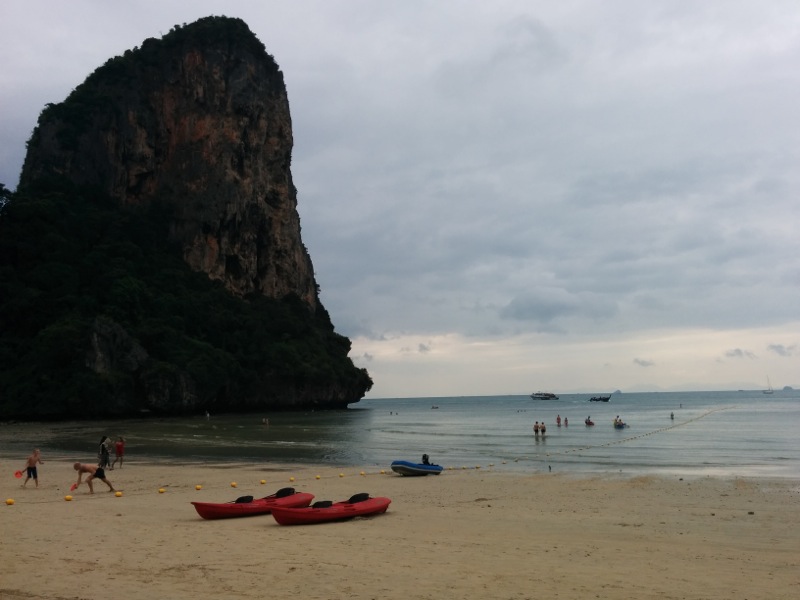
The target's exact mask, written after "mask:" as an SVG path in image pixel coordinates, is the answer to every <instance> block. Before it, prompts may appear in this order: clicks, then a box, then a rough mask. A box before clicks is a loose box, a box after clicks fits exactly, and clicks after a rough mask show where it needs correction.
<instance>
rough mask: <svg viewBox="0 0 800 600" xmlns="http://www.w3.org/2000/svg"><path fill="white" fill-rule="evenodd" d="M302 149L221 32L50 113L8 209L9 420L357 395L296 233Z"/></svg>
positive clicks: (217, 408)
mask: <svg viewBox="0 0 800 600" xmlns="http://www.w3.org/2000/svg"><path fill="white" fill-rule="evenodd" d="M292 143H293V142H292V123H291V117H290V114H289V101H288V98H287V93H286V87H285V84H284V80H283V75H282V73H281V71H280V70H279V68H278V65H277V64H276V63H275V61H274V59H273V58H272V57H271V56H270V55H268V54H267V52H266V50H265V48H264V46H263V44H262V43H261V42H260V41H259V40H258V39H257V38H256V37H255V36H254V35H253V34H252V32H251V31H250V30H249V28H248V27H247V25H246V24H245V23H244V22H242V21H241V20H239V19H230V18H227V17H208V18H205V19H201V20H199V21H197V22H196V23H192V24H190V25H184V26H182V27H177V26H176V27H175V28H173V30H172V31H171V32H170V33H169V34H167V35H166V36H164V37H163V38H162V39H159V40H156V39H148V40H145V41H144V43H143V44H142V46H141V47H140V48H135V49H133V50H130V51H128V52H126V53H125V54H124V55H123V56H119V57H116V58H112V59H110V60H109V61H108V62H107V63H106V64H105V65H103V66H102V67H100V68H98V69H97V70H96V71H95V72H94V73H92V74H91V75H90V76H89V77H88V78H87V79H86V81H85V82H83V83H82V84H81V85H79V86H78V87H77V88H75V90H74V91H73V92H72V93H71V94H70V95H69V97H68V98H67V99H66V100H65V101H64V102H61V103H58V104H51V105H48V106H47V107H46V108H45V109H44V110H43V111H42V113H41V115H40V117H39V122H38V124H37V127H36V128H35V130H34V132H33V134H32V136H31V139H30V141H29V143H28V153H27V156H26V159H25V163H24V166H23V170H22V174H21V177H20V185H19V187H18V189H17V192H16V194H15V195H14V197H13V199H12V200H11V201H9V202H7V203H5V204H4V205H2V206H0V273H2V274H3V277H2V278H0V419H2V418H70V417H73V418H74V417H75V416H77V415H80V416H86V415H93V416H97V417H100V416H109V415H120V416H122V415H131V414H140V413H141V412H142V411H144V412H148V411H149V412H158V413H160V414H185V413H192V412H198V411H202V410H204V409H209V410H212V411H214V412H225V411H245V410H256V409H257V410H261V409H264V408H267V409H274V410H277V409H309V408H314V409H320V408H344V407H346V406H347V405H348V404H350V403H353V402H357V401H358V400H359V399H360V398H361V397H363V395H364V394H365V393H366V391H368V390H369V389H370V387H371V385H372V380H371V379H370V377H369V375H368V373H367V372H366V370H364V369H358V368H356V367H355V366H354V365H353V363H352V361H351V360H350V359H349V357H348V353H349V350H350V340H348V339H347V338H345V337H343V336H341V335H339V334H337V333H336V332H335V331H334V328H333V325H332V323H331V322H330V317H329V315H328V313H327V311H326V310H325V308H324V307H323V306H322V304H321V303H320V301H319V297H318V288H317V285H316V282H315V279H314V271H313V266H312V263H311V259H310V257H309V255H308V252H307V251H306V248H305V246H304V245H303V243H302V240H301V237H300V219H299V215H298V212H297V192H296V190H295V187H294V184H293V182H292V174H291V170H290V164H291V153H292ZM205 275H207V278H206V277H205Z"/></svg>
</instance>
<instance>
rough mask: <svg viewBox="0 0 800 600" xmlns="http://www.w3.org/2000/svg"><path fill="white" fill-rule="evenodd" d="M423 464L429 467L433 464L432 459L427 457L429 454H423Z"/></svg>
mask: <svg viewBox="0 0 800 600" xmlns="http://www.w3.org/2000/svg"><path fill="white" fill-rule="evenodd" d="M422 464H423V465H429V464H431V462H430V458H429V457H428V455H427V454H423V455H422Z"/></svg>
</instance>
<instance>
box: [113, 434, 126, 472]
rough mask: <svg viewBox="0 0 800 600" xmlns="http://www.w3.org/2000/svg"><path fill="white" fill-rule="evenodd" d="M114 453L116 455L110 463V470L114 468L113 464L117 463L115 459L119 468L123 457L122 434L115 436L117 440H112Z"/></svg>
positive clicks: (123, 444)
mask: <svg viewBox="0 0 800 600" xmlns="http://www.w3.org/2000/svg"><path fill="white" fill-rule="evenodd" d="M114 454H116V456H115V457H114V462H113V463H112V464H111V470H112V471H113V470H114V466H115V465H116V464H117V461H119V468H120V469H121V468H122V461H123V460H124V459H125V438H123V437H122V436H120V437H119V438H117V441H116V442H114Z"/></svg>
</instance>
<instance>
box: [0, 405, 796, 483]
mask: <svg viewBox="0 0 800 600" xmlns="http://www.w3.org/2000/svg"><path fill="white" fill-rule="evenodd" d="M617 415H618V416H619V417H620V418H621V419H622V420H623V421H624V422H625V423H627V425H628V426H627V427H626V428H624V429H615V428H614V426H613V420H614V418H615V417H616V416H617ZM559 416H560V417H561V421H562V425H561V426H560V427H558V426H557V425H556V419H557V417H559ZM589 416H591V419H592V421H593V422H594V423H595V425H594V426H593V427H587V426H585V425H584V420H585V419H586V418H587V417H589ZM265 419H266V420H267V421H268V422H265ZM535 421H539V422H544V423H545V424H546V426H547V432H546V434H545V435H544V436H541V435H540V436H538V437H536V436H534V434H533V428H532V427H533V424H534V422H535ZM566 422H568V425H567V424H566ZM798 425H800V393H798V392H796V391H788V390H787V391H776V392H775V393H774V394H772V395H765V394H763V393H762V392H761V391H738V392H681V393H641V394H636V393H624V394H614V395H612V396H611V399H610V401H609V402H607V403H606V402H590V401H589V395H588V394H564V395H561V396H560V398H559V399H558V400H534V399H531V398H530V397H529V396H527V395H518V396H479V397H478V396H476V397H449V398H442V397H438V398H392V399H369V400H362V401H361V402H358V403H356V404H353V405H351V408H349V409H347V410H337V411H315V412H312V411H309V412H294V413H285V412H276V413H267V412H264V413H257V414H255V413H254V414H246V415H210V416H209V417H208V418H207V417H206V416H205V415H198V416H196V417H188V418H149V419H137V420H132V421H130V420H128V421H99V422H81V423H77V422H73V423H60V424H54V425H47V426H41V425H36V424H28V425H25V426H21V427H22V428H23V429H22V432H23V433H22V434H21V435H17V436H16V438H15V439H14V440H10V441H9V440H7V439H6V441H4V442H3V444H2V446H3V447H2V448H0V452H2V454H3V455H12V454H13V455H19V456H24V455H25V453H26V452H28V451H29V449H30V448H29V446H39V447H43V448H46V449H48V451H50V452H53V453H58V454H62V455H69V456H74V459H75V460H80V461H87V462H88V461H91V460H92V459H93V457H94V454H95V452H96V448H97V444H98V443H99V441H100V437H101V436H102V435H108V436H110V437H112V438H116V437H117V436H120V435H121V436H123V437H125V438H126V441H127V444H126V457H127V459H128V460H129V461H136V460H153V461H170V462H176V463H181V462H216V463H219V462H223V463H224V462H229V463H234V462H243V463H244V462H246V463H265V464H266V463H275V464H286V463H289V464H301V465H302V464H306V465H312V464H315V465H330V466H341V467H346V466H359V467H362V468H374V469H379V468H380V469H384V468H386V469H388V467H389V465H390V464H391V462H392V461H393V460H409V461H414V462H417V461H420V460H421V457H422V454H428V455H429V456H430V458H431V461H432V462H435V463H437V464H441V465H443V466H445V467H447V468H456V469H461V468H475V467H480V468H492V469H495V470H507V471H519V472H542V471H547V472H566V473H589V474H591V473H598V474H599V473H609V472H613V473H621V474H626V475H635V474H644V473H659V474H680V475H685V476H689V475H743V476H766V477H788V478H800V442H798V436H797V431H796V428H797V426H798ZM43 432H46V433H43ZM37 436H38V439H37Z"/></svg>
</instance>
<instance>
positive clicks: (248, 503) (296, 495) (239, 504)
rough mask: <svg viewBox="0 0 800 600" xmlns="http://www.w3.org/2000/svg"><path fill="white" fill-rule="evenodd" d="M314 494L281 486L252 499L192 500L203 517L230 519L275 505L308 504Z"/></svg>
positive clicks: (293, 505)
mask: <svg viewBox="0 0 800 600" xmlns="http://www.w3.org/2000/svg"><path fill="white" fill-rule="evenodd" d="M313 499H314V494H307V493H305V492H295V491H294V488H283V489H280V490H278V491H277V492H275V493H274V494H272V495H271V496H266V497H264V498H256V499H253V497H252V496H242V497H241V498H237V499H236V500H234V501H232V502H192V504H193V505H194V508H195V510H197V514H198V515H200V516H201V517H203V518H204V519H231V518H234V517H251V516H254V515H265V514H268V513H270V512H272V511H273V510H274V509H275V508H276V507H292V508H297V507H300V506H308V505H309V504H311V501H312V500H313Z"/></svg>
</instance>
